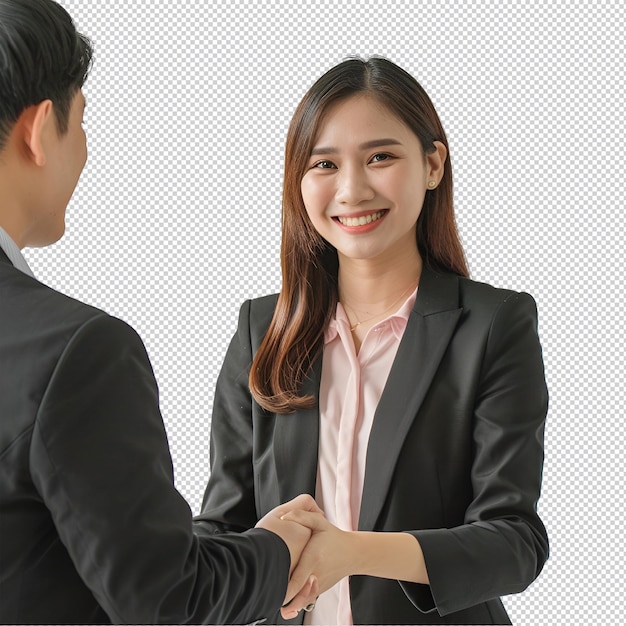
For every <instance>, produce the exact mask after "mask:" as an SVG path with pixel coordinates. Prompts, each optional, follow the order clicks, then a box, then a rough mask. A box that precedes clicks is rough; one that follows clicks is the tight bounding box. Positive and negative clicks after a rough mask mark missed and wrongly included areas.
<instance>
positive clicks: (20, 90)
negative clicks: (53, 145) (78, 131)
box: [0, 0, 92, 150]
mask: <svg viewBox="0 0 626 626" xmlns="http://www.w3.org/2000/svg"><path fill="white" fill-rule="evenodd" d="M91 59H92V47H91V43H90V41H89V39H87V38H86V37H85V36H83V35H81V34H80V33H77V32H76V28H75V27H74V23H73V22H72V18H71V17H70V16H69V15H68V13H67V11H66V10H65V9H64V8H63V7H61V6H60V5H59V4H57V3H56V2H53V1H52V0H0V150H1V149H2V148H3V146H4V144H5V142H6V139H7V137H8V135H9V133H10V132H11V129H12V127H13V125H14V124H15V122H16V121H17V120H18V118H19V116H20V115H21V114H22V112H23V111H24V109H26V108H28V107H29V106H32V105H35V104H39V103H40V102H42V101H43V100H48V99H50V100H52V102H53V103H54V112H55V115H56V121H57V127H58V130H59V133H60V134H65V132H67V129H68V123H69V112H70V108H71V103H72V100H73V97H74V95H75V94H76V92H77V91H78V89H80V88H81V87H82V86H83V83H84V82H85V80H86V78H87V74H88V72H89V69H90V66H91Z"/></svg>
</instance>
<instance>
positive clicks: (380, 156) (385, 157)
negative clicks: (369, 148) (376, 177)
mask: <svg viewBox="0 0 626 626" xmlns="http://www.w3.org/2000/svg"><path fill="white" fill-rule="evenodd" d="M390 158H391V155H390V154H385V153H384V152H379V153H378V154H375V155H374V156H373V157H372V159H371V162H372V163H381V162H382V161H388V160H389V159H390Z"/></svg>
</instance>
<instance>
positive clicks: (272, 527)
mask: <svg viewBox="0 0 626 626" xmlns="http://www.w3.org/2000/svg"><path fill="white" fill-rule="evenodd" d="M292 511H303V512H316V513H321V509H320V508H319V507H318V506H317V504H316V503H315V500H314V499H313V498H312V497H311V496H309V495H306V494H302V495H299V496H298V497H297V498H294V499H293V500H290V501H289V502H285V504H281V505H280V506H277V507H276V508H275V509H272V510H271V511H270V512H269V513H268V514H267V515H265V517H263V518H262V519H260V520H259V521H258V522H257V524H256V528H263V529H265V530H269V531H271V532H273V533H275V534H277V535H278V536H279V537H280V538H281V539H282V540H283V541H284V542H285V543H286V544H287V547H288V548H289V555H290V557H291V567H290V568H289V575H290V576H291V574H292V572H293V571H294V569H295V568H296V566H297V564H298V562H299V560H300V556H301V555H302V552H303V550H304V548H305V546H306V544H307V543H308V541H309V539H310V537H311V531H310V530H309V529H308V528H307V527H306V526H303V525H302V524H298V523H297V522H295V521H289V520H287V519H282V518H283V517H284V516H285V515H286V514H287V513H289V512H292ZM261 575H262V574H261ZM298 581H299V583H298V587H297V588H295V589H294V588H293V586H292V585H290V586H289V587H288V595H287V596H286V597H285V601H288V600H289V609H290V613H293V614H294V616H295V615H297V614H298V612H299V611H300V610H302V609H303V608H304V607H305V606H307V605H309V604H311V603H313V602H315V599H316V598H317V596H318V595H319V589H318V583H317V578H316V577H315V576H313V575H312V572H309V575H308V576H306V575H305V574H304V570H301V573H300V575H299V577H298ZM296 592H297V593H296Z"/></svg>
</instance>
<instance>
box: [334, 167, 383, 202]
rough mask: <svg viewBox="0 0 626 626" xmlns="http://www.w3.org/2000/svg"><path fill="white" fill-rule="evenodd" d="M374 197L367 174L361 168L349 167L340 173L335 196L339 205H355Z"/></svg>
mask: <svg viewBox="0 0 626 626" xmlns="http://www.w3.org/2000/svg"><path fill="white" fill-rule="evenodd" d="M374 196H375V192H374V190H373V189H372V186H371V184H370V181H369V179H368V177H367V174H366V173H365V172H364V171H363V170H362V169H361V168H358V167H349V168H345V169H344V170H343V171H341V172H340V174H339V177H338V183H337V192H336V194H335V199H336V200H337V202H338V203H339V204H349V205H357V204H360V203H361V202H364V201H365V200H371V199H372V198H374Z"/></svg>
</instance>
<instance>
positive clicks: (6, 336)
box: [0, 249, 289, 624]
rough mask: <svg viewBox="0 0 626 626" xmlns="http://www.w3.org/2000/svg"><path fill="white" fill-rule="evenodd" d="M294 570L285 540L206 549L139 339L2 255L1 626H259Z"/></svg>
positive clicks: (228, 541)
mask: <svg viewBox="0 0 626 626" xmlns="http://www.w3.org/2000/svg"><path fill="white" fill-rule="evenodd" d="M198 531H199V532H200V533H202V534H206V533H203V529H202V528H200V527H199V528H198ZM288 570H289V552H288V550H287V546H286V545H285V543H284V542H283V541H282V540H281V539H280V538H279V537H278V536H276V535H274V534H273V533H270V532H267V531H264V530H260V529H259V530H252V531H249V532H247V533H244V534H242V535H240V536H233V537H226V536H221V537H213V536H211V537H201V538H198V537H197V536H196V535H194V533H193V532H192V518H191V512H190V510H189V507H188V505H187V503H186V502H185V501H184V499H183V498H182V496H181V495H180V494H179V493H178V492H177V491H176V489H175V488H174V485H173V473H172V463H171V458H170V454H169V449H168V444H167V438H166V433H165V430H164V427H163V421H162V419H161V414H160V412H159V405H158V391H157V385H156V382H155V379H154V376H153V372H152V369H151V366H150V363H149V360H148V356H147V354H146V351H145V348H144V346H143V344H142V342H141V340H140V339H139V337H138V336H137V334H136V333H135V332H134V331H133V330H132V329H131V328H130V327H129V326H128V325H126V324H125V323H123V322H122V321H120V320H118V319H115V318H113V317H110V316H108V315H106V314H105V313H103V312H102V311H99V310H97V309H94V308H92V307H89V306H87V305H85V304H82V303H80V302H77V301H75V300H73V299H71V298H68V297H65V296H63V295H61V294H60V293H58V292H56V291H54V290H52V289H50V288H48V287H46V286H44V285H42V284H41V283H40V282H38V281H37V280H35V279H33V278H31V277H29V276H27V275H25V274H23V273H22V272H20V271H19V270H17V269H15V268H14V267H13V266H12V265H11V263H10V262H9V260H8V258H7V256H6V255H5V254H4V252H3V251H2V250H1V249H0V622H2V623H42V624H43V623H46V624H50V623H81V624H87V623H107V622H109V621H110V620H112V621H114V622H122V623H124V622H125V623H139V624H142V623H143V624H146V623H147V624H153V623H159V622H166V623H174V624H176V623H183V622H187V621H191V622H194V623H198V622H200V621H205V622H210V623H227V622H234V623H243V622H249V621H252V620H254V619H256V618H258V617H259V616H262V615H264V614H267V613H270V612H273V611H276V610H277V608H278V607H279V606H280V604H281V602H282V600H283V598H284V593H285V590H286V586H287V577H288ZM260 572H262V573H263V575H262V576H260V575H259V573H260Z"/></svg>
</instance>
